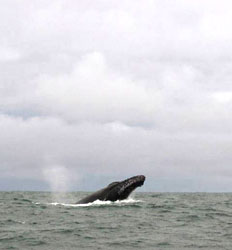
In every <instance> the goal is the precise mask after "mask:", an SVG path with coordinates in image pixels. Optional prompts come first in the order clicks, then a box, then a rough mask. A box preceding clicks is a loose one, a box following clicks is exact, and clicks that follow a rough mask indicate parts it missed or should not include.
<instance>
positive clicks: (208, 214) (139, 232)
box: [0, 192, 232, 250]
mask: <svg viewBox="0 0 232 250" xmlns="http://www.w3.org/2000/svg"><path fill="white" fill-rule="evenodd" d="M84 195H85V194H83V193H68V194H52V193H44V192H0V249H4V250H5V249H23V250H26V249H48V250H59V249H64V250H71V249H141V248H143V249H178V250H181V249H219V250H223V249H228V250H231V249H232V194H199V193H193V194H192V193H191V194H179V193H178V194H172V193H136V194H134V195H133V199H130V200H129V201H124V202H96V203H94V204H90V205H85V206H78V205H72V204H73V203H75V201H77V200H79V198H81V197H83V196H84Z"/></svg>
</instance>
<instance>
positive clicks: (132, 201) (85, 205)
mask: <svg viewBox="0 0 232 250" xmlns="http://www.w3.org/2000/svg"><path fill="white" fill-rule="evenodd" d="M138 202H142V201H141V200H134V199H132V198H128V199H126V200H121V201H119V200H118V201H100V200H96V201H94V202H90V203H86V204H68V203H59V202H52V203H48V205H54V206H57V205H61V206H65V207H90V206H106V205H109V206H110V205H121V204H133V203H138Z"/></svg>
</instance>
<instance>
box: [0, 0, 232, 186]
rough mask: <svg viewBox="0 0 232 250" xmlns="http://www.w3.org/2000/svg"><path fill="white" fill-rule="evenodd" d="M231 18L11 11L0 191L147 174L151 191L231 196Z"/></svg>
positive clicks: (212, 13) (0, 51)
mask: <svg viewBox="0 0 232 250" xmlns="http://www.w3.org/2000/svg"><path fill="white" fill-rule="evenodd" d="M230 9H231V3H230V2H229V1H220V2H219V1H204V3H203V2H202V1H188V2H186V1H172V3H170V1H145V2H143V3H141V2H140V1H133V2H131V1H125V2H123V3H120V4H119V3H118V1H95V2H91V3H90V2H88V1H78V2H76V1H68V2H66V1H50V2H49V3H47V2H46V1H33V2H31V1H27V0H25V1H23V2H20V4H19V3H17V2H15V1H3V3H2V8H1V10H0V12H1V13H0V14H1V15H0V20H1V22H0V23H1V24H0V32H1V34H3V35H2V36H1V38H0V65H1V67H0V112H1V113H0V138H1V140H0V168H1V170H2V171H1V172H2V174H1V178H2V180H4V185H3V186H0V188H4V189H11V188H15V185H13V182H15V183H16V182H17V183H19V184H17V187H18V188H19V189H20V183H23V181H26V180H28V183H29V184H28V188H29V189H30V188H31V189H33V188H35V186H39V187H40V188H41V186H43V185H44V187H45V184H43V183H45V182H48V183H49V184H50V187H51V188H52V189H56V190H57V189H58V190H59V189H83V188H86V187H87V185H86V183H85V182H86V179H87V178H91V185H92V187H93V188H94V187H96V186H100V183H102V182H104V183H105V184H107V182H108V181H109V180H115V179H117V178H123V177H125V176H128V175H133V174H137V173H144V174H146V175H147V176H148V184H147V190H161V191H162V190H165V191H167V190H168V191H186V190H187V191H194V190H195V191H204V190H206V191H231V189H232V185H231V184H230V181H229V180H230V178H231V175H232V170H231V166H230V163H231V156H230V148H231V139H232V138H231V132H232V131H231V124H232V118H231V115H230V113H231V107H232V86H231V80H232V70H231V65H232V64H231V56H232V54H231V51H232V50H231V39H232V31H231V28H230V27H231V24H232V17H231V14H230ZM6 180H7V181H6ZM31 180H32V181H31ZM33 181H34V182H35V185H34V186H33ZM38 181H39V182H40V183H41V184H38ZM220 181H221V182H223V183H224V184H221V183H220ZM177 183H178V184H177ZM188 183H189V185H187V184H188Z"/></svg>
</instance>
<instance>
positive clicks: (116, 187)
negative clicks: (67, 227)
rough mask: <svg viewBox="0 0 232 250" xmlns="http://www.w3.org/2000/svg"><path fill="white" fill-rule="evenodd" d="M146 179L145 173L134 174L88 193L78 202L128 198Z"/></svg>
mask: <svg viewBox="0 0 232 250" xmlns="http://www.w3.org/2000/svg"><path fill="white" fill-rule="evenodd" d="M144 181H145V176H144V175H137V176H133V177H131V178H129V179H126V180H124V181H116V182H112V183H110V184H109V185H108V186H107V187H105V188H103V189H100V190H98V191H96V192H95V193H93V194H91V195H88V196H87V197H85V198H83V199H81V200H79V201H78V202H77V203H76V204H85V203H89V202H93V201H95V200H101V201H116V200H124V199H126V198H127V197H128V196H129V195H130V193H131V192H132V191H134V190H135V189H136V188H137V187H140V186H142V185H143V183H144Z"/></svg>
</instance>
